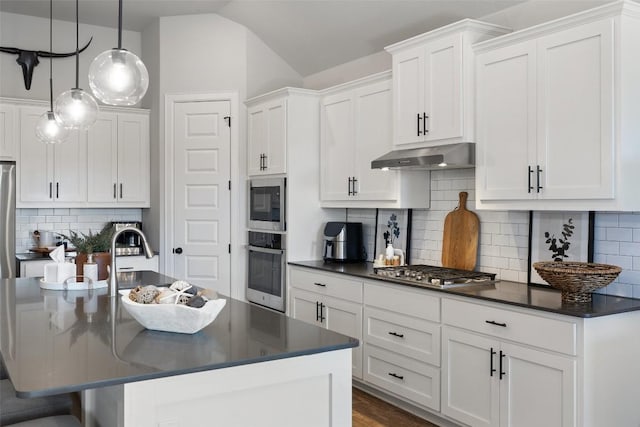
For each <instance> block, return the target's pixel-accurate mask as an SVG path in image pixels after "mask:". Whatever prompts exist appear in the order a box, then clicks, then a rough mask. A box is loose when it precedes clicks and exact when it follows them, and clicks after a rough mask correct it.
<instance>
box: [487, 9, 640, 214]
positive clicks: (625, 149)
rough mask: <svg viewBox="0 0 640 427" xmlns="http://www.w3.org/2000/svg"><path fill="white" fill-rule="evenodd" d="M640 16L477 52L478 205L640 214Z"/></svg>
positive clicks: (558, 24)
mask: <svg viewBox="0 0 640 427" xmlns="http://www.w3.org/2000/svg"><path fill="white" fill-rule="evenodd" d="M623 10H629V11H633V12H634V13H635V15H633V14H629V15H627V14H623V13H622V12H623ZM638 12H640V7H638V5H637V4H634V3H632V2H630V3H617V4H612V5H607V6H605V7H601V8H597V9H594V10H591V11H587V12H582V13H580V14H576V15H572V16H570V17H567V18H564V19H560V20H556V21H553V22H551V23H549V24H543V25H539V26H536V27H533V28H532V29H527V30H522V31H519V32H517V33H513V34H510V35H507V36H504V37H500V38H499V39H494V40H490V41H487V42H484V43H480V44H478V45H476V46H475V47H474V48H475V50H476V52H477V56H476V71H477V106H476V111H477V119H476V123H477V138H476V140H477V145H476V163H477V167H476V191H477V195H476V201H477V202H476V206H477V207H478V208H487V209H535V210H544V209H550V210H638V209H640V193H638V192H637V191H635V190H634V188H633V186H634V184H633V183H634V182H638V180H639V179H640V171H639V170H638V168H637V165H638V164H640V146H638V144H637V135H638V134H640V133H639V132H640V125H639V124H638V120H637V117H636V114H634V111H636V112H637V108H636V107H635V106H634V103H636V105H637V99H638V96H640V84H639V83H638V79H637V78H635V77H631V76H632V75H633V74H634V73H637V72H638V70H639V69H640V61H639V60H638V56H637V54H636V53H635V52H637V49H640V32H639V31H638V30H637V28H638V25H639V23H640V22H639V20H638V18H635V17H634V16H636V17H637V16H638ZM634 70H635V71H634ZM634 165H636V166H634Z"/></svg>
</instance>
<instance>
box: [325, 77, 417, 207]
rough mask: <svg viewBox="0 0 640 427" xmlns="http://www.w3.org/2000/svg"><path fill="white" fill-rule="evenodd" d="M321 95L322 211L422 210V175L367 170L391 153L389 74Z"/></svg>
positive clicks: (326, 91)
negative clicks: (367, 209) (329, 208)
mask: <svg viewBox="0 0 640 427" xmlns="http://www.w3.org/2000/svg"><path fill="white" fill-rule="evenodd" d="M323 95H324V96H323V98H322V100H321V104H320V193H321V201H322V206H325V207H374V206H375V207H388V208H400V207H402V208H408V207H413V208H428V207H429V174H428V172H424V171H402V172H400V171H382V170H380V169H371V161H372V160H375V159H376V158H378V157H380V156H382V155H384V154H386V153H388V152H389V151H391V150H392V144H391V138H392V129H391V126H392V121H391V80H390V75H389V72H385V73H380V74H376V75H373V76H370V77H366V78H363V79H359V80H356V81H354V82H350V83H347V84H343V85H340V86H336V87H333V88H330V89H327V90H325V91H323Z"/></svg>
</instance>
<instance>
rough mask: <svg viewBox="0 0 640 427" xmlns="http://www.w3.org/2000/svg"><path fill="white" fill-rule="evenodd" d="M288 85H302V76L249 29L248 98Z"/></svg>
mask: <svg viewBox="0 0 640 427" xmlns="http://www.w3.org/2000/svg"><path fill="white" fill-rule="evenodd" d="M286 86H291V87H301V86H302V77H301V76H300V74H298V73H297V72H296V71H295V70H294V69H293V68H291V66H290V65H289V64H287V63H286V62H285V61H284V59H282V58H281V57H280V56H278V55H277V54H276V53H275V52H273V51H272V50H271V48H270V47H269V46H267V45H266V44H265V43H264V42H263V41H262V40H261V39H259V38H258V36H256V35H255V34H254V33H252V32H251V31H248V30H247V98H251V97H254V96H257V95H261V94H263V93H267V92H271V91H272V90H275V89H279V88H282V87H286Z"/></svg>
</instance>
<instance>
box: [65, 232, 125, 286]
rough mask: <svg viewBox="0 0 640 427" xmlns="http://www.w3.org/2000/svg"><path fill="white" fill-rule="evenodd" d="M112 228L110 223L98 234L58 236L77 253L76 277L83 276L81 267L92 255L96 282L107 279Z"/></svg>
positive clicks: (72, 233)
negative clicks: (95, 266)
mask: <svg viewBox="0 0 640 427" xmlns="http://www.w3.org/2000/svg"><path fill="white" fill-rule="evenodd" d="M113 231H114V230H113V227H112V226H111V224H110V223H107V224H105V226H104V227H103V228H102V230H100V231H99V232H98V233H95V234H94V233H92V232H91V231H89V234H85V233H82V232H80V233H77V232H75V231H70V232H69V235H65V234H60V235H61V236H62V237H63V238H64V239H66V240H68V241H69V243H71V244H72V245H73V246H74V247H75V248H76V251H77V255H76V275H77V276H82V275H83V266H84V264H85V263H86V262H87V257H88V255H89V254H93V261H94V262H95V263H96V264H98V280H106V279H107V278H108V277H109V273H108V271H107V266H108V265H111V254H110V253H109V250H110V249H111V238H112V237H113Z"/></svg>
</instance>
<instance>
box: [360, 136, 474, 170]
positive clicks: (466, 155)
mask: <svg viewBox="0 0 640 427" xmlns="http://www.w3.org/2000/svg"><path fill="white" fill-rule="evenodd" d="M475 163H476V148H475V144H473V143H470V142H461V143H458V144H448V145H440V146H437V147H427V148H412V149H408V150H394V151H391V152H390V153H387V154H385V155H384V156H382V157H378V158H377V159H375V160H374V161H372V162H371V169H385V168H388V169H422V170H437V169H461V168H472V167H475Z"/></svg>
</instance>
